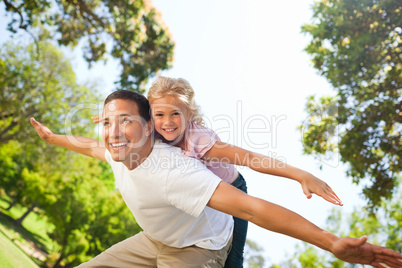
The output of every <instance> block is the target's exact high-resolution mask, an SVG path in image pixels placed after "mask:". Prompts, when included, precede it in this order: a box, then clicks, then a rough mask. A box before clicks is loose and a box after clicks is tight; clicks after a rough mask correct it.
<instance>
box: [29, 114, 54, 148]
mask: <svg viewBox="0 0 402 268" xmlns="http://www.w3.org/2000/svg"><path fill="white" fill-rule="evenodd" d="M30 121H31V124H32V125H33V126H34V127H35V129H36V131H37V132H38V135H39V137H40V138H41V139H42V140H44V141H46V142H47V143H50V140H51V137H53V136H54V133H53V132H52V131H51V130H50V129H49V128H48V127H47V126H45V125H44V124H42V123H40V122H38V121H36V120H35V118H33V117H31V119H30Z"/></svg>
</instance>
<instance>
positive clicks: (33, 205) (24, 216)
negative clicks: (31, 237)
mask: <svg viewBox="0 0 402 268" xmlns="http://www.w3.org/2000/svg"><path fill="white" fill-rule="evenodd" d="M37 205H38V202H35V203H33V204H32V206H30V207H29V208H28V210H27V211H26V212H25V213H24V215H22V216H21V218H19V219H18V220H16V222H17V223H18V224H20V225H21V224H22V221H23V220H24V219H25V218H26V217H27V216H28V215H29V213H31V212H32V211H33V210H34V208H35V207H36V206H37Z"/></svg>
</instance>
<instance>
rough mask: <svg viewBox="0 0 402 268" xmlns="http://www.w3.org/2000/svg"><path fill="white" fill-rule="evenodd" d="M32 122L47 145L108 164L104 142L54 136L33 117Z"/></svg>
mask: <svg viewBox="0 0 402 268" xmlns="http://www.w3.org/2000/svg"><path fill="white" fill-rule="evenodd" d="M30 121H31V124H32V125H33V126H34V127H35V129H36V131H37V132H38V135H39V137H41V139H42V140H44V141H46V142H47V143H49V144H52V145H57V146H60V147H63V148H66V149H69V150H71V151H74V152H77V153H80V154H83V155H86V156H90V157H93V158H96V159H99V160H101V161H105V162H106V159H105V150H106V149H105V146H104V144H103V143H102V142H100V141H98V140H95V139H91V138H87V137H80V136H72V135H58V134H54V133H53V132H52V131H51V130H50V129H49V128H48V127H46V126H45V125H44V124H42V123H40V122H38V121H36V120H35V119H34V118H33V117H31V119H30Z"/></svg>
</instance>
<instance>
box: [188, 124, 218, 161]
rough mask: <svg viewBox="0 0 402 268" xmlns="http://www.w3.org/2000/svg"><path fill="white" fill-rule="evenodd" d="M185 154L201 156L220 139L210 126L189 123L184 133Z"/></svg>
mask: <svg viewBox="0 0 402 268" xmlns="http://www.w3.org/2000/svg"><path fill="white" fill-rule="evenodd" d="M185 140H186V145H185V147H186V149H185V151H186V152H187V153H186V155H188V156H192V157H196V158H201V157H202V156H203V155H204V154H205V153H206V152H207V151H208V150H209V149H211V148H212V146H213V145H214V144H215V142H217V141H220V139H219V137H218V135H217V134H216V133H215V132H214V131H213V130H212V129H210V128H207V127H204V126H200V125H197V124H195V123H193V122H190V123H189V126H188V127H187V130H186V134H185Z"/></svg>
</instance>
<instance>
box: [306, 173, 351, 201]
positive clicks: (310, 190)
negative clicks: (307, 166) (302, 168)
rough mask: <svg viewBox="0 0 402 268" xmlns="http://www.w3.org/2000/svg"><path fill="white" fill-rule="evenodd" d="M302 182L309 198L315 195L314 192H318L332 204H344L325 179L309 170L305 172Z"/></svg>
mask: <svg viewBox="0 0 402 268" xmlns="http://www.w3.org/2000/svg"><path fill="white" fill-rule="evenodd" d="M300 184H301V187H302V189H303V193H304V194H305V195H306V196H307V198H308V199H310V198H311V197H312V196H313V195H312V194H316V195H318V196H321V197H322V198H324V199H325V200H327V201H328V202H330V203H332V204H335V205H339V206H343V203H342V201H341V200H340V199H339V197H338V196H337V195H336V194H335V192H334V191H333V190H332V189H331V187H330V186H329V185H328V184H326V183H325V182H324V181H322V180H320V179H319V178H317V177H315V176H313V175H312V174H310V173H308V172H306V174H303V176H302V178H301V180H300Z"/></svg>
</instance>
